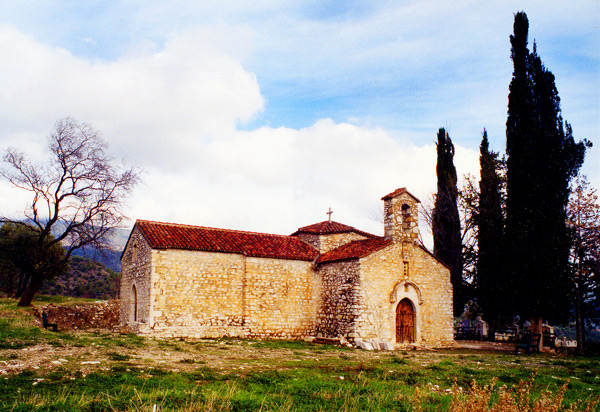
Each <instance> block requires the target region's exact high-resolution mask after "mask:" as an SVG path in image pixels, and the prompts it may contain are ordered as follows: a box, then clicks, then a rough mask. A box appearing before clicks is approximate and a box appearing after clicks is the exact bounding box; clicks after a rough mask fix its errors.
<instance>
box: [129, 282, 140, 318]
mask: <svg viewBox="0 0 600 412" xmlns="http://www.w3.org/2000/svg"><path fill="white" fill-rule="evenodd" d="M137 306H138V305H137V289H136V288H135V285H132V286H131V294H130V296H129V321H130V322H137V317H138V313H137Z"/></svg>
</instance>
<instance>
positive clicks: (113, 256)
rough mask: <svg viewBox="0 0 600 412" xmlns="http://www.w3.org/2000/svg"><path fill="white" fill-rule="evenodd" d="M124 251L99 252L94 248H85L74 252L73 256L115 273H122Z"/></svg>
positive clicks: (107, 250) (106, 250) (105, 250)
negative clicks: (102, 266) (95, 263)
mask: <svg viewBox="0 0 600 412" xmlns="http://www.w3.org/2000/svg"><path fill="white" fill-rule="evenodd" d="M122 251H123V250H122V249H121V250H109V249H104V250H98V249H96V248H92V247H84V248H82V249H77V250H75V251H74V252H73V256H74V257H75V256H78V257H83V258H87V259H90V260H93V261H94V262H98V263H100V264H102V265H104V266H106V267H107V268H109V269H111V270H113V271H115V272H121V252H122Z"/></svg>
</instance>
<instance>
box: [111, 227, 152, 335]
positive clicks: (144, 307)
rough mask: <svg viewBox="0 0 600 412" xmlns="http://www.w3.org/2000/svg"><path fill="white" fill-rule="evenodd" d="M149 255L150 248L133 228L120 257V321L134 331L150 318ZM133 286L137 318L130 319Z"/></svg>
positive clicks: (132, 303) (150, 252) (132, 308)
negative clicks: (134, 319)
mask: <svg viewBox="0 0 600 412" xmlns="http://www.w3.org/2000/svg"><path fill="white" fill-rule="evenodd" d="M151 256H152V249H150V246H149V245H148V243H147V242H146V240H145V239H144V237H143V236H142V234H141V233H140V231H139V230H138V229H137V228H135V229H134V231H133V233H132V234H131V236H130V238H129V242H128V243H127V247H126V249H125V251H124V252H123V257H122V259H121V268H122V269H121V290H120V295H119V296H120V297H121V298H120V321H121V323H122V324H128V325H129V327H130V329H131V330H132V331H134V332H136V331H138V329H139V327H140V326H142V327H143V326H144V325H147V322H148V319H149V318H150V295H151V281H150V279H151V272H152V267H151ZM134 286H135V291H136V295H137V320H136V321H135V322H134V321H132V319H131V318H132V311H133V310H134V307H135V302H134V299H133V295H132V289H133V287H134Z"/></svg>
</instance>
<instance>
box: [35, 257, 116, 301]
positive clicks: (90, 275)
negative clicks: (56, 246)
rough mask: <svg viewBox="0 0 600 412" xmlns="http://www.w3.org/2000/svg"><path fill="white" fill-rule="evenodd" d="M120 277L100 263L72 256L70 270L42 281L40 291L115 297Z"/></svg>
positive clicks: (56, 293)
mask: <svg viewBox="0 0 600 412" xmlns="http://www.w3.org/2000/svg"><path fill="white" fill-rule="evenodd" d="M115 253H116V252H115ZM119 254H120V253H119ZM120 278H121V275H120V273H118V272H116V271H114V270H112V269H110V268H108V267H106V266H104V265H102V264H101V263H98V262H94V261H93V260H91V259H88V258H84V257H80V256H72V257H71V272H70V273H67V274H65V275H62V276H59V277H58V278H56V279H53V280H51V281H46V282H44V285H43V286H42V288H41V289H40V293H41V294H45V295H60V296H73V297H82V298H92V299H116V298H118V296H119V283H120Z"/></svg>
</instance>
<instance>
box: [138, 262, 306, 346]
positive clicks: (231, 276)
mask: <svg viewBox="0 0 600 412" xmlns="http://www.w3.org/2000/svg"><path fill="white" fill-rule="evenodd" d="M151 275H152V294H151V308H152V310H151V313H150V317H149V319H148V324H147V327H146V328H138V329H139V332H140V333H149V334H152V335H154V336H164V337H179V336H181V337H221V336H231V337H282V338H300V337H305V336H311V335H313V334H314V330H315V312H316V310H315V309H313V308H314V305H315V303H314V302H315V298H316V296H318V293H317V292H316V288H318V287H317V286H318V285H315V275H314V273H313V271H312V270H311V262H303V261H293V260H278V259H264V258H247V257H245V256H242V255H236V254H228V253H209V252H199V251H186V250H153V251H152V270H151Z"/></svg>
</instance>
